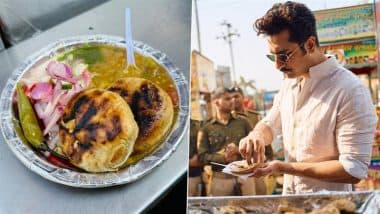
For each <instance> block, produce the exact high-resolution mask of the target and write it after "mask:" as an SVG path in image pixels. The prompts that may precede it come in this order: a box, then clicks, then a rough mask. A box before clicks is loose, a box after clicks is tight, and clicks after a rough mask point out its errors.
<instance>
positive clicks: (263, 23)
mask: <svg viewBox="0 0 380 214" xmlns="http://www.w3.org/2000/svg"><path fill="white" fill-rule="evenodd" d="M254 28H255V30H256V32H257V35H260V34H264V35H268V36H273V35H276V34H278V33H280V32H282V31H283V30H289V34H290V35H289V41H290V42H296V43H298V44H301V43H304V42H306V40H307V39H308V38H309V37H310V36H314V37H315V39H316V45H317V46H319V41H318V35H317V28H316V23H315V17H314V14H313V12H311V10H310V9H309V8H307V7H306V5H304V4H302V3H298V2H292V1H287V2H285V3H277V4H274V5H273V6H272V8H271V9H269V10H268V11H267V12H266V14H265V15H264V16H263V17H261V18H259V19H257V20H256V21H255V24H254Z"/></svg>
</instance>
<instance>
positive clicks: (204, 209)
mask: <svg viewBox="0 0 380 214" xmlns="http://www.w3.org/2000/svg"><path fill="white" fill-rule="evenodd" d="M342 198H345V199H349V200H351V201H352V202H354V203H355V205H356V208H357V209H356V212H355V213H363V214H379V213H380V191H379V190H377V191H363V192H328V191H326V192H323V193H314V194H301V195H288V196H280V195H267V196H241V197H237V196H231V197H189V198H188V213H189V214H196V213H197V214H222V213H223V214H226V213H240V214H243V213H252V214H253V213H260V214H262V213H263V214H265V213H276V211H277V208H278V206H279V205H280V204H287V205H290V206H294V207H299V208H304V209H305V211H306V212H305V213H308V212H310V211H311V210H313V209H317V208H320V207H323V206H324V205H326V204H328V203H329V202H331V201H333V200H337V199H342ZM226 210H228V212H227V211H226ZM232 210H233V211H232Z"/></svg>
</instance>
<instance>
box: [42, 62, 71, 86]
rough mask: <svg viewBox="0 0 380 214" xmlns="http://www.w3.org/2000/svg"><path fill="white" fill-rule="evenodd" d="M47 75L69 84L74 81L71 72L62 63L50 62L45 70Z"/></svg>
mask: <svg viewBox="0 0 380 214" xmlns="http://www.w3.org/2000/svg"><path fill="white" fill-rule="evenodd" d="M46 71H47V73H48V74H49V75H50V76H51V77H52V78H53V79H56V80H63V81H66V82H70V83H75V82H76V80H75V79H74V78H73V72H72V71H71V69H70V68H69V66H67V65H66V64H64V63H57V62H55V61H51V62H50V63H49V64H48V66H47V68H46Z"/></svg>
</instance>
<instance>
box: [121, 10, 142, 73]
mask: <svg viewBox="0 0 380 214" xmlns="http://www.w3.org/2000/svg"><path fill="white" fill-rule="evenodd" d="M125 50H126V60H127V61H126V65H127V72H128V73H135V72H138V73H141V70H140V69H139V68H138V67H137V66H136V63H135V55H134V51H133V39H132V24H131V10H130V9H129V8H125Z"/></svg>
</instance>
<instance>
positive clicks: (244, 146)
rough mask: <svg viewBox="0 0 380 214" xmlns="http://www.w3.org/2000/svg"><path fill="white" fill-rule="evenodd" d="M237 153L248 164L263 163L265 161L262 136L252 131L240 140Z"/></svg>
mask: <svg viewBox="0 0 380 214" xmlns="http://www.w3.org/2000/svg"><path fill="white" fill-rule="evenodd" d="M239 152H240V154H241V155H242V156H243V158H245V159H246V160H247V163H248V164H251V163H252V159H253V162H254V163H263V162H264V161H265V140H264V136H263V135H262V134H260V133H258V132H257V131H252V132H250V133H249V134H248V136H247V137H245V138H243V139H241V140H240V143H239Z"/></svg>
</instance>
